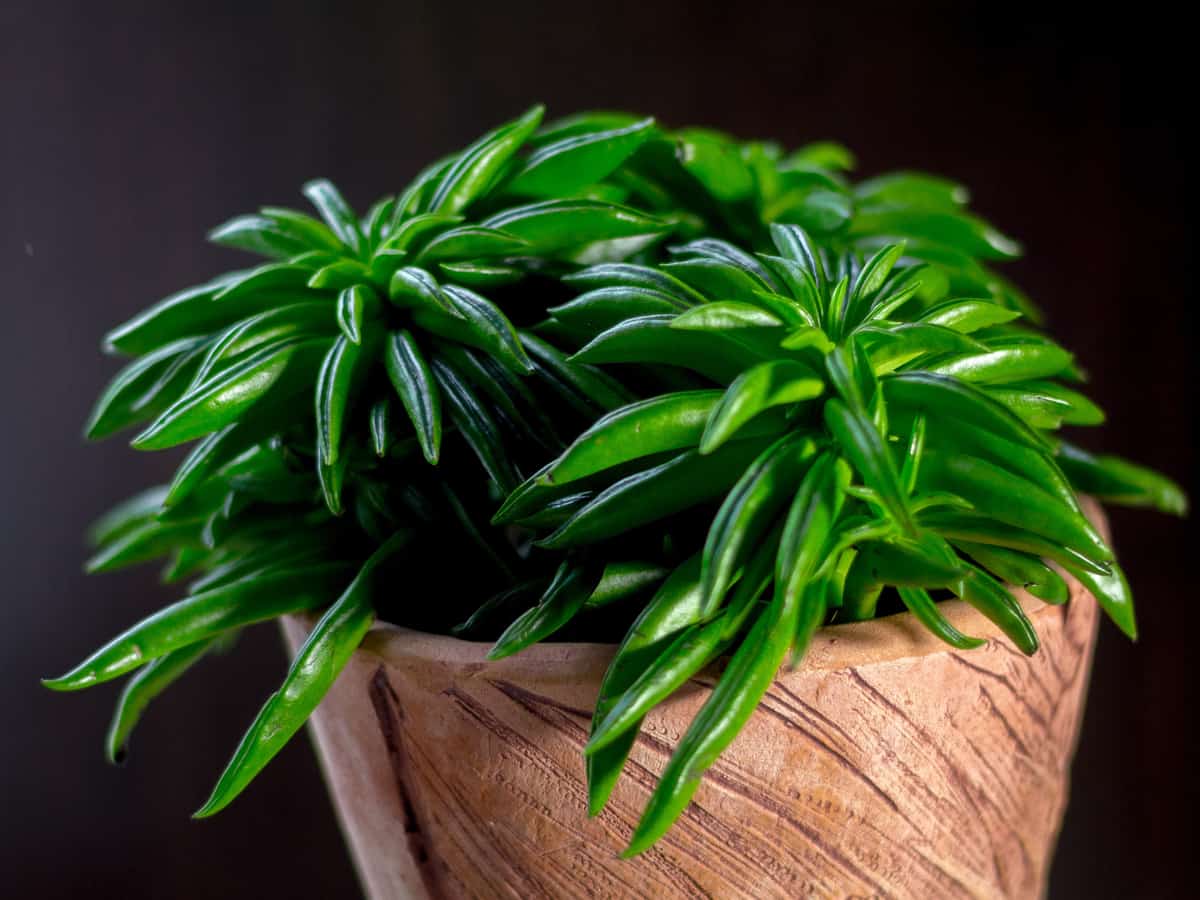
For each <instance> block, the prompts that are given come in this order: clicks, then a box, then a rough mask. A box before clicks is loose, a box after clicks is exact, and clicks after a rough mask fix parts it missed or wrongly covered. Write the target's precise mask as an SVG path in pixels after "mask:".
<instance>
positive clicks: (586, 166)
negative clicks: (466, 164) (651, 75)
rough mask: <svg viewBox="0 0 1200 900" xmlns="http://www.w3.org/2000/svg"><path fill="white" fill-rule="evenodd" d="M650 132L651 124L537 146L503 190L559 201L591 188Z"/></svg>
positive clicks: (584, 134) (588, 133)
mask: <svg viewBox="0 0 1200 900" xmlns="http://www.w3.org/2000/svg"><path fill="white" fill-rule="evenodd" d="M653 132H654V120H653V119H643V120H642V121H640V122H635V123H633V124H632V125H625V126H623V127H620V128H612V129H604V130H600V131H587V132H582V133H578V134H572V135H568V136H565V137H563V138H561V139H560V140H557V141H554V142H552V143H548V144H541V145H540V146H539V147H538V149H537V150H535V151H534V152H533V153H532V154H530V156H529V158H528V159H527V160H525V162H524V164H523V165H522V166H521V168H520V169H518V170H517V172H516V174H515V175H514V176H513V177H512V180H511V181H509V183H508V184H507V186H506V190H508V191H510V192H511V193H514V194H521V195H525V196H531V197H563V196H567V195H570V194H572V193H574V192H576V191H578V190H580V189H581V188H584V187H586V186H587V185H589V184H593V183H595V182H597V181H599V180H601V179H602V178H604V177H605V176H606V175H608V174H609V173H610V172H612V170H613V169H615V168H617V166H619V165H621V163H623V162H624V161H625V160H626V159H628V158H629V156H630V154H632V153H633V152H634V151H635V150H637V148H638V147H640V146H641V145H642V144H643V143H644V142H645V140H646V139H647V138H648V137H650V136H651V135H652V134H653Z"/></svg>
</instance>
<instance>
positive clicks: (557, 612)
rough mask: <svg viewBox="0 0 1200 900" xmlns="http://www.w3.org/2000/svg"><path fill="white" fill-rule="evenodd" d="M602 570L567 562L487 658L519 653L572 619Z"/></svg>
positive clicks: (588, 595) (584, 601)
mask: <svg viewBox="0 0 1200 900" xmlns="http://www.w3.org/2000/svg"><path fill="white" fill-rule="evenodd" d="M601 571H602V570H600V569H598V568H597V567H595V566H585V565H573V564H572V563H571V562H569V561H568V562H564V563H563V564H562V565H561V566H559V569H558V572H557V573H556V574H555V576H554V581H552V582H551V583H550V587H548V588H547V589H546V593H545V594H544V595H543V596H542V599H541V600H540V601H538V605H537V606H535V607H533V609H530V610H528V611H527V612H525V613H524V614H523V615H521V616H520V617H519V618H518V619H517V620H516V621H515V622H513V623H512V624H511V625H510V626H508V628H507V629H506V630H505V632H504V634H502V635H500V637H499V639H498V640H497V641H496V643H495V644H494V645H493V646H492V649H491V650H489V651H488V659H491V660H496V659H504V658H505V657H506V656H512V655H513V654H514V653H519V652H520V651H521V650H524V649H525V648H526V647H528V646H529V645H530V644H534V643H537V642H538V641H540V640H544V639H545V638H547V637H549V636H550V635H552V634H554V632H556V631H558V629H560V628H562V627H563V626H564V625H565V624H567V622H569V621H571V619H572V618H574V617H575V615H576V614H577V613H578V612H579V611H580V610H581V609H583V606H584V604H585V603H586V602H587V599H588V597H590V596H591V594H592V592H593V591H594V590H595V589H596V586H597V585H598V584H599V583H600V575H601Z"/></svg>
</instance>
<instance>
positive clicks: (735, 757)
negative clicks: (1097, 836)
mask: <svg viewBox="0 0 1200 900" xmlns="http://www.w3.org/2000/svg"><path fill="white" fill-rule="evenodd" d="M1095 515H1096V516H1097V517H1098V516H1099V512H1098V510H1095ZM1097 520H1098V521H1100V520H1099V519H1097ZM1101 526H1102V527H1103V522H1102V521H1101ZM1021 601H1022V604H1023V605H1024V606H1025V608H1026V610H1027V611H1028V612H1029V614H1030V616H1031V617H1032V619H1033V621H1034V624H1035V626H1036V628H1037V631H1038V634H1039V636H1040V638H1041V641H1042V647H1041V650H1040V651H1039V652H1038V653H1037V654H1036V655H1034V656H1033V657H1025V656H1023V655H1022V654H1021V653H1020V652H1018V651H1017V650H1016V649H1014V648H1013V647H1012V645H1011V644H1010V643H1009V642H1008V641H1007V640H1006V639H1004V638H1003V637H1000V636H998V632H997V631H996V629H995V628H993V627H991V625H990V624H989V623H988V622H987V621H986V620H984V619H983V618H982V617H980V616H979V615H978V614H977V613H975V612H974V611H973V610H972V609H970V608H969V607H967V606H965V605H964V604H961V603H957V602H952V603H944V604H943V605H942V609H943V610H944V612H945V613H946V615H947V617H948V618H949V619H950V620H951V621H952V622H953V623H954V624H955V625H956V626H957V627H959V628H960V629H961V630H963V631H965V632H967V633H970V634H976V635H979V636H981V637H987V638H989V640H988V643H987V645H986V646H984V647H981V648H979V649H977V650H972V651H966V652H962V651H956V650H953V649H951V648H949V647H948V646H946V645H945V644H943V643H941V642H940V641H938V640H937V639H936V638H934V637H932V636H931V635H929V634H928V632H926V631H925V630H924V629H923V628H921V627H920V626H919V625H918V624H917V623H916V622H915V621H914V620H913V619H912V617H911V616H909V615H908V614H903V615H896V616H892V617H889V618H886V619H878V620H875V621H872V622H865V623H858V624H853V625H842V626H833V627H829V628H825V629H822V630H821V631H820V632H819V633H818V635H817V637H816V638H815V640H814V642H813V646H812V649H811V650H810V652H809V654H808V656H807V658H806V659H805V661H804V663H803V665H802V666H801V668H799V669H798V670H797V671H793V672H786V671H784V672H782V673H781V674H780V676H779V678H778V679H777V680H776V681H775V683H774V685H773V687H772V688H771V690H770V692H769V693H768V695H767V697H766V698H765V700H764V702H763V704H762V706H761V707H760V708H759V710H758V712H757V713H756V714H755V715H754V717H753V718H752V719H751V720H750V722H749V724H748V725H747V727H746V729H745V731H744V732H743V733H742V734H741V735H740V736H739V737H738V739H737V740H736V741H735V742H734V743H733V744H732V745H731V746H730V748H729V749H728V750H727V751H726V752H725V754H724V755H723V756H722V757H721V759H720V761H719V762H718V763H717V764H716V765H715V766H714V767H713V768H712V769H711V770H710V771H709V773H708V776H707V777H706V779H705V781H704V783H703V785H702V786H701V787H700V789H699V791H698V792H697V793H696V796H695V800H694V801H693V803H692V805H691V807H690V808H689V809H688V811H687V812H686V813H685V814H684V816H683V817H682V818H681V819H680V821H679V823H678V824H677V825H676V826H675V827H674V828H673V829H672V830H671V831H670V832H669V833H668V834H667V836H666V837H665V838H664V839H663V840H662V841H660V843H659V844H658V845H657V846H656V847H655V848H653V849H652V850H651V851H649V852H647V853H645V854H643V855H642V856H640V857H638V858H636V859H633V860H621V859H619V858H618V852H619V851H620V850H621V848H622V847H623V846H624V845H625V843H626V841H627V839H628V838H629V836H630V834H631V833H632V829H633V826H634V825H635V823H636V822H637V819H638V816H639V814H640V812H641V810H642V808H643V806H644V805H645V802H646V799H647V797H648V796H649V792H650V790H651V787H652V785H653V784H654V782H655V777H656V775H657V773H659V772H661V771H662V768H663V766H664V764H665V763H666V760H667V758H668V756H669V754H670V752H671V749H672V747H673V746H674V745H675V743H676V742H677V741H678V739H679V737H680V735H681V734H682V732H683V731H684V729H685V728H686V726H687V723H688V722H689V721H690V720H691V718H692V716H693V715H694V714H695V713H696V711H697V710H698V709H699V708H700V705H701V704H702V703H703V701H704V699H705V697H706V696H707V694H708V692H709V690H710V689H711V685H712V684H713V681H714V673H706V674H705V675H704V676H703V677H701V678H697V679H695V680H694V681H693V682H691V683H690V684H689V685H688V686H687V687H686V688H685V689H684V690H682V691H681V692H680V693H679V694H678V695H676V696H675V697H674V698H672V699H671V700H670V701H668V702H667V703H665V704H663V705H662V706H660V707H659V708H658V709H657V710H655V711H654V712H652V713H651V714H650V716H649V717H647V719H646V723H645V726H644V730H643V733H642V736H641V738H640V739H639V741H638V743H637V745H636V746H635V748H634V750H633V753H632V755H631V757H630V761H629V763H628V764H627V767H626V773H625V775H624V776H623V777H622V779H621V782H620V783H619V785H618V787H617V789H616V791H615V792H614V793H613V798H612V801H611V802H610V804H609V806H608V808H607V809H606V810H605V812H604V813H603V814H602V815H601V816H599V817H598V818H596V819H588V818H587V814H586V790H585V787H584V777H583V763H582V756H581V752H580V751H581V748H582V746H583V744H584V741H585V737H586V735H587V732H588V723H589V720H590V709H591V707H592V703H593V702H594V700H595V698H596V694H597V692H598V689H599V683H600V678H601V676H602V675H603V674H604V670H605V667H606V666H607V664H608V661H609V659H610V657H611V655H612V649H613V648H612V647H610V646H605V645H595V644H545V645H540V646H535V647H533V648H531V649H529V650H527V651H525V652H524V653H521V654H519V655H517V656H515V657H512V658H510V659H507V660H503V661H501V662H497V663H488V662H486V661H485V659H484V654H485V652H486V650H487V645H484V644H476V643H468V642H464V641H459V640H454V639H452V638H446V637H437V636H431V635H427V634H420V633H416V632H411V631H406V630H404V629H400V628H395V627H392V626H389V625H380V626H378V627H376V628H375V629H373V630H372V632H371V633H370V635H369V636H368V638H367V640H366V642H365V643H364V645H363V647H362V648H361V649H360V650H359V651H358V652H357V653H356V654H355V655H354V658H353V659H352V661H351V662H350V664H349V666H348V667H347V669H346V670H345V672H344V673H343V674H342V675H341V677H340V678H339V679H338V681H337V683H336V684H335V686H334V688H333V690H332V691H331V692H330V694H329V696H328V697H327V698H326V700H325V701H324V702H323V703H322V704H321V706H320V708H319V709H318V711H317V712H316V714H315V715H314V717H313V719H312V721H311V726H312V730H313V733H314V735H315V737H316V745H317V748H318V751H319V755H320V757H321V760H322V764H323V766H324V769H325V773H326V777H327V779H328V782H329V785H330V788H331V790H332V792H333V795H334V799H335V801H336V805H337V808H338V813H339V816H340V818H341V822H342V827H343V829H344V831H345V833H346V836H347V839H348V841H349V844H350V848H351V850H352V852H353V855H354V859H355V863H356V865H357V867H358V871H359V874H360V876H361V878H362V882H363V885H364V887H365V889H366V891H367V893H368V894H369V895H370V896H371V897H373V898H406V897H413V898H422V900H424V898H430V897H486V898H490V897H513V898H522V900H525V898H532V897H585V896H586V897H654V898H660V897H709V896H711V897H749V898H756V900H758V898H766V897H785V896H786V897H797V896H817V897H845V896H887V897H917V898H929V897H947V896H973V897H1035V896H1039V895H1040V894H1042V893H1043V892H1044V890H1045V884H1046V874H1047V870H1048V868H1049V863H1050V858H1051V855H1052V852H1053V848H1054V843H1055V840H1056V838H1057V835H1058V829H1059V825H1060V822H1061V820H1062V814H1063V810H1064V807H1065V805H1066V800H1067V788H1068V774H1069V772H1068V770H1069V766H1070V762H1071V758H1072V756H1073V753H1074V747H1075V741H1076V736H1077V733H1078V728H1079V722H1080V719H1081V714H1082V710H1083V702H1084V695H1085V692H1086V686H1087V681H1088V674H1089V668H1090V664H1091V657H1092V647H1093V644H1094V640H1095V634H1096V623H1097V619H1098V612H1097V606H1096V603H1095V601H1094V600H1093V598H1092V597H1091V596H1090V595H1088V594H1087V593H1086V592H1085V591H1084V590H1083V588H1082V587H1081V586H1080V585H1079V584H1078V583H1077V582H1073V581H1072V582H1071V601H1070V603H1069V604H1067V605H1066V606H1061V607H1053V606H1046V605H1044V604H1042V603H1041V602H1040V601H1038V600H1035V599H1034V598H1032V597H1029V596H1028V595H1024V594H1022V595H1021ZM309 624H310V622H309V621H308V620H302V619H291V620H289V621H288V622H287V623H286V624H285V630H286V634H287V638H288V640H289V642H290V644H291V645H292V647H293V649H294V648H295V647H296V646H298V645H299V643H300V642H301V641H302V640H303V638H304V635H305V633H306V630H307V627H308V626H309Z"/></svg>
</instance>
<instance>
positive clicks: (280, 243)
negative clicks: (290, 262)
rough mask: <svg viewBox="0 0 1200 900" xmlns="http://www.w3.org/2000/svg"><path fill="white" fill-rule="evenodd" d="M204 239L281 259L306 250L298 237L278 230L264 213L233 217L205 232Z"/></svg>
mask: <svg viewBox="0 0 1200 900" xmlns="http://www.w3.org/2000/svg"><path fill="white" fill-rule="evenodd" d="M208 239H209V240H210V241H211V242H212V243H214V244H220V245H222V246H223V247H234V248H236V249H238V250H247V251H249V252H251V253H258V254H260V255H262V256H269V257H273V258H276V259H283V258H286V257H289V256H295V255H296V254H298V253H303V252H304V251H305V250H307V249H309V248H308V246H307V245H306V244H305V243H304V242H303V241H301V240H299V239H297V238H296V237H293V236H292V235H289V234H287V233H286V232H284V231H281V230H280V229H279V228H278V226H277V225H276V224H275V222H273V221H272V220H271V219H268V218H267V217H266V216H255V215H249V216H236V217H235V218H232V219H230V220H229V221H228V222H225V223H224V224H222V225H218V226H217V227H216V228H214V229H213V230H212V231H210V232H209V233H208Z"/></svg>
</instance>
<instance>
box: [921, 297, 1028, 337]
mask: <svg viewBox="0 0 1200 900" xmlns="http://www.w3.org/2000/svg"><path fill="white" fill-rule="evenodd" d="M1020 317H1021V313H1020V312H1018V311H1017V310H1015V309H1008V308H1006V307H1003V306H1001V305H1000V304H998V303H993V302H992V301H991V300H947V301H945V302H944V303H939V304H938V305H937V306H933V307H931V308H929V309H927V310H926V311H925V312H924V313H922V314H921V318H920V321H922V322H925V323H928V324H930V325H941V326H942V327H943V328H953V329H954V330H955V331H960V332H962V333H963V334H970V333H971V332H973V331H979V329H981V328H990V327H991V326H993V325H1004V324H1006V323H1008V322H1011V321H1013V320H1014V319H1019V318H1020Z"/></svg>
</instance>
